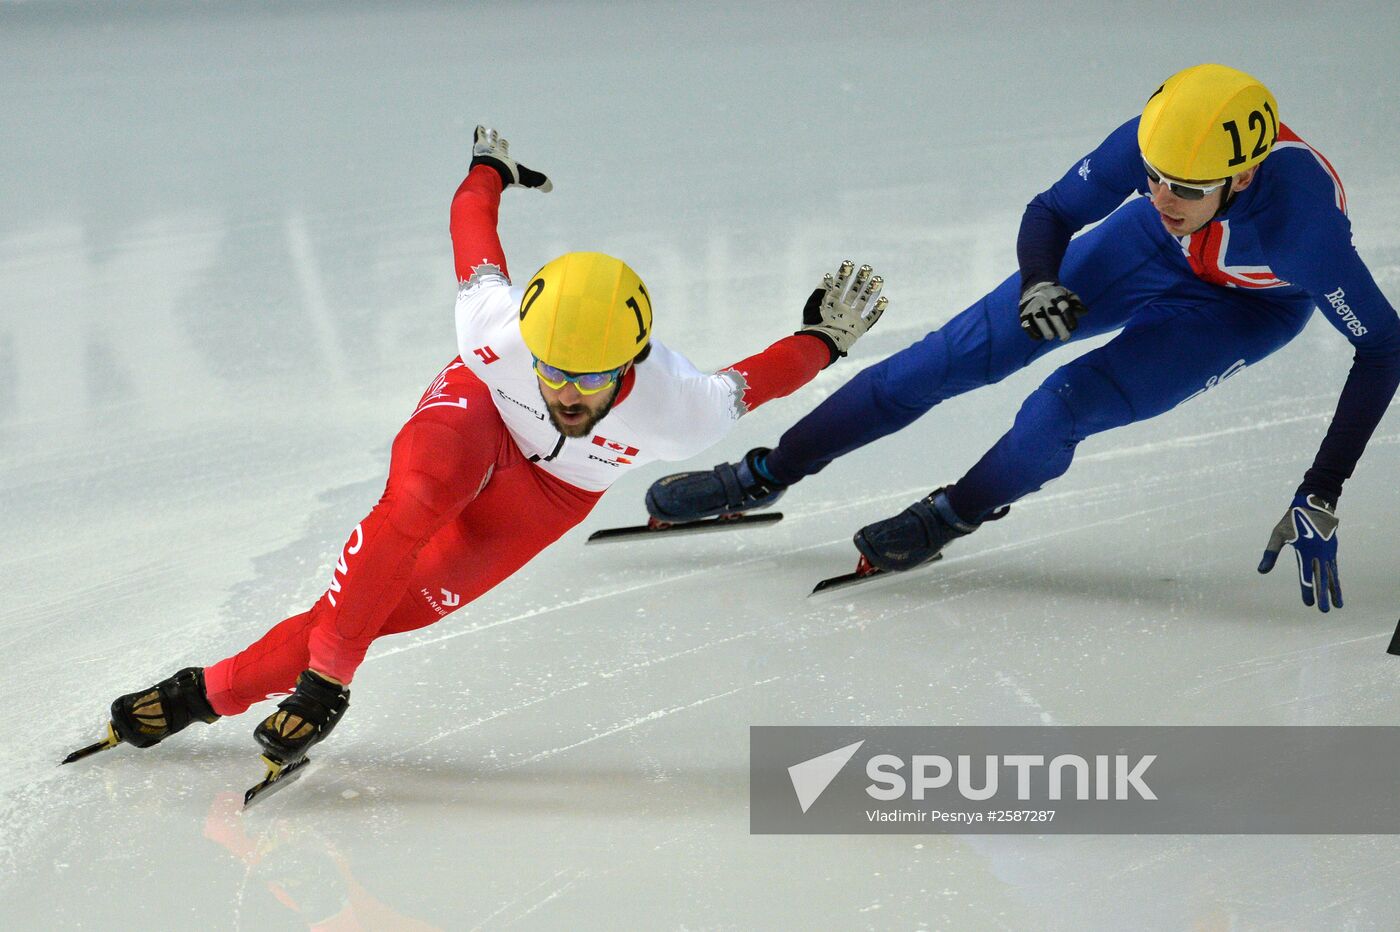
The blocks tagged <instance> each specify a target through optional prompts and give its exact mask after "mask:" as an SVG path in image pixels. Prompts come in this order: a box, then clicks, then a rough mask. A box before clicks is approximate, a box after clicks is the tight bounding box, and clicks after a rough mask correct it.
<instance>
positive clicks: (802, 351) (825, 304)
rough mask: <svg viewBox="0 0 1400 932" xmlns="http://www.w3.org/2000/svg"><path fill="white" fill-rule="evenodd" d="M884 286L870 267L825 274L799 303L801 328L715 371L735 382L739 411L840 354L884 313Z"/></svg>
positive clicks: (782, 391) (849, 265)
mask: <svg viewBox="0 0 1400 932" xmlns="http://www.w3.org/2000/svg"><path fill="white" fill-rule="evenodd" d="M883 285H884V280H883V279H882V278H880V276H878V275H875V274H873V272H872V270H871V268H870V266H868V265H863V266H861V267H860V268H859V269H856V267H855V263H853V262H851V261H849V260H847V261H846V262H843V263H842V264H841V267H840V268H839V269H838V270H837V271H836V273H835V274H828V275H826V276H825V277H824V278H823V280H822V285H821V287H820V288H817V289H816V290H815V291H813V292H812V294H811V296H810V297H808V299H807V304H806V305H805V306H804V307H803V311H802V324H803V326H802V329H801V330H799V331H797V333H794V334H793V335H792V336H790V337H784V338H783V339H781V340H779V341H778V342H777V343H774V344H773V345H772V346H770V347H768V348H767V349H766V350H764V351H763V352H761V353H755V354H754V355H752V356H749V357H747V358H745V359H741V360H739V361H738V362H736V363H734V364H733V365H731V366H726V367H725V368H723V369H721V370H720V373H719V374H720V375H725V374H730V375H731V376H732V377H733V378H735V379H737V381H738V384H739V386H740V403H741V406H742V410H741V412H740V413H744V414H746V413H748V412H749V411H752V410H753V409H754V408H757V407H758V406H759V405H761V404H764V403H765V402H768V401H772V400H773V399H774V398H781V397H783V396H784V395H790V394H792V393H793V392H795V391H797V389H799V388H801V387H802V386H803V385H806V384H807V383H808V382H810V381H811V380H812V379H813V378H815V377H816V374H817V373H818V372H820V371H821V370H823V369H825V368H826V367H827V366H829V365H831V364H832V363H833V362H835V361H836V360H837V359H839V358H841V357H842V356H845V355H846V352H847V351H848V350H849V349H850V348H851V345H852V344H854V343H855V341H856V340H857V339H859V338H860V337H861V336H862V335H863V334H864V333H865V332H866V331H867V330H869V329H870V328H871V327H873V326H874V325H875V322H876V321H877V320H879V319H880V315H881V314H883V313H884V312H885V306H886V305H887V304H888V300H887V299H886V298H883V297H880V289H881V288H882V287H883Z"/></svg>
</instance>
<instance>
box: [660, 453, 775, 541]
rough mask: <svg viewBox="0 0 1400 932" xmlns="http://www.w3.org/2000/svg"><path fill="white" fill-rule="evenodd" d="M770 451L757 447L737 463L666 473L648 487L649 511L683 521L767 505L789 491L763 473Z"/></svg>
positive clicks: (665, 518) (663, 519) (662, 519)
mask: <svg viewBox="0 0 1400 932" xmlns="http://www.w3.org/2000/svg"><path fill="white" fill-rule="evenodd" d="M769 452H770V451H769V449H768V448H767V447H756V448H755V449H752V450H750V451H749V452H748V453H746V454H744V458H743V459H741V460H740V461H739V462H737V463H720V464H719V465H718V466H716V467H715V468H714V469H709V470H705V471H703V472H680V473H676V474H674V475H670V476H664V477H662V478H660V479H658V480H656V481H655V482H653V483H652V484H651V488H650V489H648V490H647V511H649V512H651V516H652V517H653V518H655V519H656V520H657V521H660V522H663V523H665V524H680V523H683V522H687V521H699V520H700V519H701V518H718V517H727V516H730V515H737V514H742V513H744V512H746V511H752V510H753V509H755V508H767V507H768V506H769V505H772V504H773V503H775V502H776V501H777V500H778V499H779V498H781V497H782V495H783V493H784V492H785V491H787V486H785V485H782V484H780V483H778V482H776V481H774V480H773V479H771V478H769V477H768V476H766V475H765V474H764V472H763V467H762V465H761V460H762V459H763V457H765V456H767V455H768V453H769Z"/></svg>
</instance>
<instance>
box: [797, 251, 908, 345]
mask: <svg viewBox="0 0 1400 932" xmlns="http://www.w3.org/2000/svg"><path fill="white" fill-rule="evenodd" d="M853 272H854V275H852V273H853ZM884 284H885V280H884V279H883V278H881V277H880V276H878V275H872V274H871V268H870V266H868V265H862V266H861V267H860V269H859V270H856V267H855V263H854V262H852V261H851V260H850V259H847V260H846V261H844V262H842V263H841V268H840V269H838V270H837V272H836V274H835V275H832V274H831V273H830V272H828V273H827V274H826V275H824V276H823V277H822V286H821V287H820V288H818V289H817V290H816V291H813V292H812V296H811V297H810V298H808V299H807V304H806V306H805V307H804V308H803V309H802V324H803V326H802V329H801V330H799V331H797V332H798V333H810V334H812V335H813V336H816V337H820V338H821V339H822V341H823V342H825V343H826V345H827V348H828V349H830V350H831V361H832V362H835V361H836V359H837V357H840V356H845V355H846V352H847V351H848V350H849V349H850V348H851V344H853V343H855V341H856V340H858V339H860V337H861V335H862V334H864V333H865V331H867V330H869V329H870V328H871V327H873V326H875V321H877V320H879V319H880V315H881V314H883V313H885V307H886V305H888V304H889V303H890V302H889V298H885V297H882V296H881V295H880V289H881V288H882V287H884ZM828 365H830V363H828Z"/></svg>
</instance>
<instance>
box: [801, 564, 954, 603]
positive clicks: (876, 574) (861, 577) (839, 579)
mask: <svg viewBox="0 0 1400 932" xmlns="http://www.w3.org/2000/svg"><path fill="white" fill-rule="evenodd" d="M941 559H943V554H941V553H937V554H934V556H933V559H931V560H929V561H927V562H925V563H920V564H919V565H918V566H916V567H914V568H913V570H902V571H900V572H898V573H891V572H887V571H885V570H881V569H876V568H875V567H873V566H871V565H870V561H869V560H867V559H865V557H861V558H860V562H859V563H857V564H856V568H855V572H852V573H843V574H842V575H840V576H829V577H827V578H826V579H823V580H822V581H821V582H819V583H817V584H816V585H815V586H813V587H812V591H811V592H809V593H807V597H808V598H811V597H812V596H814V595H817V594H819V593H827V592H835V591H836V590H837V589H849V588H850V587H851V586H858V585H860V584H861V583H867V582H871V581H872V580H875V579H884V578H887V577H890V576H903V575H905V574H906V573H910V572H913V571H914V570H921V569H923V568H924V567H926V566H930V565H932V564H934V563H937V562H938V561H939V560H941Z"/></svg>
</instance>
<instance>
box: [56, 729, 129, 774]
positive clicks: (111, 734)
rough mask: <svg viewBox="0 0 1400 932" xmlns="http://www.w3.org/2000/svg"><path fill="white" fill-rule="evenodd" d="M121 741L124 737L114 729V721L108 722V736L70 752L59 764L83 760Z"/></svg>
mask: <svg viewBox="0 0 1400 932" xmlns="http://www.w3.org/2000/svg"><path fill="white" fill-rule="evenodd" d="M121 743H122V739H121V738H118V737H117V733H116V732H115V731H113V730H112V723H111V722H108V723H107V736H106V737H104V738H103V739H102V740H101V741H97V742H95V743H93V744H89V745H88V746H87V747H85V748H78V749H77V750H76V751H74V752H73V753H72V754H69V755H68V756H67V757H65V758H64V759H63V760H62V761H60V762H59V766H60V767H62V766H63V765H64V764H71V763H73V762H74V761H79V760H82V759H83V758H84V757H91V756H92V755H94V754H96V753H98V752H99V751H107V750H110V749H112V748H114V747H116V746H117V745H119V744H121Z"/></svg>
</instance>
